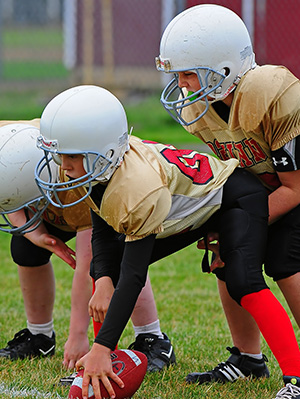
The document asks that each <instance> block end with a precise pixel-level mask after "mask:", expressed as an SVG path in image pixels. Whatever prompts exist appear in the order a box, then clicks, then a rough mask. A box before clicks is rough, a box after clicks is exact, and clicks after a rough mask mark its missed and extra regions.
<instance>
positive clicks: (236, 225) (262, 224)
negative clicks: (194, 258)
mask: <svg viewBox="0 0 300 399" xmlns="http://www.w3.org/2000/svg"><path fill="white" fill-rule="evenodd" d="M267 228H268V226H267V221H266V220H265V217H264V214H263V213H261V215H260V216H254V215H253V214H250V212H249V211H246V210H244V209H240V208H233V209H229V210H228V211H225V212H224V213H223V215H222V218H221V224H220V256H221V259H222V260H223V261H224V262H225V268H224V271H223V270H222V269H221V270H220V272H219V273H218V274H217V275H218V277H219V276H220V277H221V280H223V281H224V276H225V281H226V285H227V289H228V292H229V294H230V296H231V297H232V298H233V299H234V300H235V301H236V302H237V303H238V304H240V301H241V298H242V297H243V296H245V295H247V294H250V293H252V292H255V291H258V290H261V289H264V288H267V285H266V283H265V280H264V278H263V274H262V264H263V258H264V252H265V246H266V239H267Z"/></svg>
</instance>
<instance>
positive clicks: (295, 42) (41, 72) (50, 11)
mask: <svg viewBox="0 0 300 399" xmlns="http://www.w3.org/2000/svg"><path fill="white" fill-rule="evenodd" d="M202 3H214V4H220V5H224V6H226V7H228V8H230V9H232V10H233V11H235V12H236V13H237V14H239V15H240V16H241V17H242V18H243V20H244V21H245V23H246V25H247V27H248V29H249V32H250V34H251V36H252V40H253V44H254V49H255V53H256V58H257V62H258V64H265V63H270V64H281V65H285V66H287V67H288V68H289V69H290V70H291V71H292V72H293V73H294V74H295V75H296V76H298V77H300V51H299V47H300V45H299V43H300V40H299V39H300V29H299V27H298V23H299V19H300V0H223V1H217V0H215V1H209V0H206V1H196V0H0V117H1V119H14V118H15V115H16V113H17V114H18V118H19V119H22V118H31V117H37V116H40V115H39V112H41V110H42V109H43V107H44V106H45V105H46V103H47V102H48V101H49V100H50V99H51V98H52V97H53V96H55V95H56V94H57V93H59V92H60V91H62V90H64V89H66V88H68V87H70V86H74V85H78V84H97V85H101V86H103V87H105V88H107V89H109V90H111V91H112V92H113V93H114V94H116V95H117V96H118V97H120V99H121V100H122V101H125V102H126V101H140V100H143V99H145V98H147V97H149V96H154V97H156V101H157V104H158V106H159V93H160V91H161V88H162V87H163V86H164V85H165V83H166V80H165V79H166V78H167V77H166V75H165V74H163V73H159V72H157V71H156V68H155V62H154V58H155V56H157V55H158V53H159V41H160V37H161V34H162V32H163V30H164V28H165V27H166V25H167V24H168V22H169V21H170V20H171V19H172V18H173V16H174V15H176V14H177V13H179V12H181V11H182V10H184V9H185V8H188V7H191V6H194V5H196V4H202Z"/></svg>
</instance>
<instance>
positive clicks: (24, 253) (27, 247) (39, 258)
mask: <svg viewBox="0 0 300 399" xmlns="http://www.w3.org/2000/svg"><path fill="white" fill-rule="evenodd" d="M10 252H11V256H12V259H13V261H14V262H15V263H16V264H17V265H19V266H24V267H37V266H42V265H45V264H46V263H48V262H49V260H50V257H51V255H52V252H50V251H47V250H46V249H44V248H40V247H38V246H36V245H34V244H33V243H32V242H31V241H29V240H28V239H27V238H25V237H23V236H12V239H11V242H10Z"/></svg>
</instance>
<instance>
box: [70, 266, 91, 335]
mask: <svg viewBox="0 0 300 399" xmlns="http://www.w3.org/2000/svg"><path fill="white" fill-rule="evenodd" d="M75 273H76V271H75ZM91 295H92V281H91V278H90V276H89V274H88V273H77V275H76V276H75V275H74V279H73V284H72V294H71V317H70V328H69V334H70V336H76V335H77V334H80V335H86V334H87V330H88V327H89V323H90V316H89V313H88V303H89V300H90V298H91Z"/></svg>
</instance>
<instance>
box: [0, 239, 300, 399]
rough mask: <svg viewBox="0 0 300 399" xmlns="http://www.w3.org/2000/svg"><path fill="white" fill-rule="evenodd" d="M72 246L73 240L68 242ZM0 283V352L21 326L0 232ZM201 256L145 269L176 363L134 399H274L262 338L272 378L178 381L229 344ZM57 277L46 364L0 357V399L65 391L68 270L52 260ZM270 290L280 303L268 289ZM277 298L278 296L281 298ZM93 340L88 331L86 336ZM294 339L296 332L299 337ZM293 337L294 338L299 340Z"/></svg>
mask: <svg viewBox="0 0 300 399" xmlns="http://www.w3.org/2000/svg"><path fill="white" fill-rule="evenodd" d="M71 244H73V243H71ZM0 253H1V261H2V267H1V268H2V278H1V280H2V283H1V290H0V303H1V310H0V326H1V335H0V347H3V346H4V345H5V344H6V342H7V340H8V339H9V338H11V337H12V336H13V334H14V333H15V332H16V331H17V330H19V329H21V328H24V327H25V321H26V320H25V316H24V311H23V304H22V297H21V293H20V289H19V286H18V276H17V270H16V267H15V266H14V264H13V262H12V261H11V259H10V257H9V237H8V235H5V234H4V233H1V234H0ZM200 262H201V253H200V251H198V250H197V249H196V248H195V246H191V247H189V248H187V249H185V250H183V251H181V252H179V253H178V254H175V255H172V256H170V257H168V258H166V259H164V260H161V261H160V262H158V263H156V264H155V265H153V266H152V267H151V269H150V275H151V281H152V286H153V290H154V293H155V297H156V301H157V306H158V310H159V317H160V321H161V326H162V329H163V331H165V332H166V333H167V334H168V335H169V336H170V338H171V339H172V342H173V344H174V347H175V351H176V355H177V365H176V366H174V367H172V368H170V369H169V370H166V371H165V372H163V373H160V374H152V375H146V377H145V379H144V382H143V384H142V386H141V388H140V389H139V391H138V392H137V394H136V395H135V396H134V397H135V398H136V399H182V398H195V399H196V398H210V399H219V398H224V399H225V398H226V399H245V398H247V399H248V398H249V399H260V398H261V399H262V398H269V399H271V398H273V397H274V396H275V392H277V391H278V389H279V388H280V387H281V385H282V383H281V377H280V370H279V367H278V365H277V363H276V361H275V359H274V357H273V355H272V354H271V352H270V350H269V349H268V347H266V345H265V343H264V341H263V351H264V353H265V354H266V355H267V357H268V358H269V368H270V371H271V378H270V379H267V380H260V381H254V380H253V381H239V382H236V383H234V384H227V385H222V386H220V385H218V384H212V385H206V386H199V387H198V386H190V385H186V384H185V382H184V378H185V375H186V374H187V373H188V372H190V371H196V370H205V369H208V368H211V367H212V366H215V365H216V363H217V362H219V361H222V360H225V358H227V354H228V352H227V351H226V350H225V347H226V346H227V345H231V340H230V334H229V331H228V328H227V326H226V322H225V320H224V316H223V314H222V310H221V306H220V302H219V299H218V294H217V289H216V281H215V278H214V276H213V275H208V274H205V275H204V274H202V273H201V271H200ZM53 264H54V269H55V274H56V284H57V287H56V288H57V292H56V305H55V314H54V320H55V330H56V334H57V351H56V354H55V356H54V357H53V358H51V359H33V360H25V361H14V362H10V361H8V360H4V359H0V398H24V397H26V398H32V399H33V398H66V397H67V395H68V388H63V387H59V386H57V382H58V380H59V378H60V377H61V376H64V375H66V371H65V370H63V368H62V366H61V362H62V359H63V345H64V342H65V341H66V339H67V335H68V322H69V314H70V291H71V281H72V274H73V271H72V269H71V268H70V267H69V266H67V265H65V264H64V263H63V262H62V261H61V260H60V259H58V258H56V257H55V256H53ZM271 286H272V287H273V288H274V292H275V293H276V294H277V295H278V296H279V298H281V295H280V294H279V293H278V290H277V288H276V287H274V285H273V284H271ZM281 299H282V298H281ZM89 334H90V339H91V342H92V339H93V336H92V329H90V331H89ZM298 337H299V333H298ZM299 338H300V337H299ZM133 340H134V338H133V330H132V327H131V324H130V323H129V324H128V326H127V328H126V330H125V331H124V333H123V335H122V338H121V340H120V345H119V347H120V348H126V347H127V346H128V345H129V344H130V343H131V342H132V341H133Z"/></svg>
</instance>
